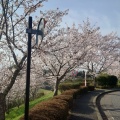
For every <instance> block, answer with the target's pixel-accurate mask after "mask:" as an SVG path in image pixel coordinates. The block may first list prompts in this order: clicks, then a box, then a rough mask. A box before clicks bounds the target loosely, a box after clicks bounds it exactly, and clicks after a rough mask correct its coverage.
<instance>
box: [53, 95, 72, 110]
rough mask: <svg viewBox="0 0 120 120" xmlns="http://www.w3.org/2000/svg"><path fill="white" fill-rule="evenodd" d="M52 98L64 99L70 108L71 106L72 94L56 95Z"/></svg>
mask: <svg viewBox="0 0 120 120" xmlns="http://www.w3.org/2000/svg"><path fill="white" fill-rule="evenodd" d="M53 99H61V100H65V101H66V102H67V103H68V105H69V108H70V109H71V108H72V105H73V96H72V95H57V96H55V97H54V98H53Z"/></svg>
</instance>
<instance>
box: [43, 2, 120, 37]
mask: <svg viewBox="0 0 120 120" xmlns="http://www.w3.org/2000/svg"><path fill="white" fill-rule="evenodd" d="M43 5H44V6H43V8H42V9H43V10H50V9H56V8H59V9H60V10H66V9H69V14H68V15H67V16H66V17H64V18H63V22H62V25H63V26H64V25H65V23H67V24H68V26H71V25H72V23H75V24H79V23H82V21H85V20H86V19H87V18H89V19H90V21H91V23H92V24H96V26H99V27H100V28H101V32H102V34H107V33H110V32H112V31H114V32H117V33H118V35H119V36H120V0H48V2H44V3H43Z"/></svg>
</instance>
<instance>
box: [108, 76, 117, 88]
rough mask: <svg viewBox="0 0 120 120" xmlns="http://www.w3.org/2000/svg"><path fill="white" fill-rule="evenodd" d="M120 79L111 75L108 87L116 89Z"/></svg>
mask: <svg viewBox="0 0 120 120" xmlns="http://www.w3.org/2000/svg"><path fill="white" fill-rule="evenodd" d="M117 82H118V79H117V77H116V76H114V75H109V76H108V85H109V86H110V87H115V86H116V85H117Z"/></svg>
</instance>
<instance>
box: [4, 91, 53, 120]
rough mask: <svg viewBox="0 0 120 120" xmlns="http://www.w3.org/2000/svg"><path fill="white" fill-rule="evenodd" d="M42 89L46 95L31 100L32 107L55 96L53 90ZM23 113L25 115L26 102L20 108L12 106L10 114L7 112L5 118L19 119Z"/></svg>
mask: <svg viewBox="0 0 120 120" xmlns="http://www.w3.org/2000/svg"><path fill="white" fill-rule="evenodd" d="M41 91H42V92H44V94H45V95H44V96H42V97H40V98H37V99H35V100H33V101H31V102H30V108H32V107H34V106H35V105H36V104H38V103H40V102H42V101H46V100H48V99H50V98H52V97H53V92H52V91H49V90H41ZM23 115H24V104H22V105H20V106H19V108H18V107H14V108H11V109H10V110H9V114H6V119H5V120H18V119H19V118H20V117H21V116H23Z"/></svg>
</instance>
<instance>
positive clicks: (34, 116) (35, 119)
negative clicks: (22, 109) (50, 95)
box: [20, 99, 69, 120]
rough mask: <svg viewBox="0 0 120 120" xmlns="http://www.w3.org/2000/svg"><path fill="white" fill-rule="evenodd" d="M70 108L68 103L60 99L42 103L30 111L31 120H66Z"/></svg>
mask: <svg viewBox="0 0 120 120" xmlns="http://www.w3.org/2000/svg"><path fill="white" fill-rule="evenodd" d="M68 108H69V107H68V103H67V102H66V101H64V100H60V99H52V100H49V101H46V102H41V103H40V104H37V105H36V106H35V107H33V108H32V109H31V110H30V112H29V120H66V119H67V116H68ZM20 120H24V117H22V118H21V119H20Z"/></svg>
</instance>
